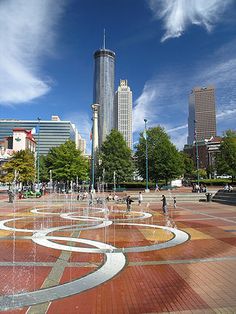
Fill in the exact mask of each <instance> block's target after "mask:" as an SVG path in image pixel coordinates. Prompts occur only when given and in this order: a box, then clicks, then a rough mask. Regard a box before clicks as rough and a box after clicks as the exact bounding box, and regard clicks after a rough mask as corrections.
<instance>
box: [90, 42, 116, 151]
mask: <svg viewBox="0 0 236 314" xmlns="http://www.w3.org/2000/svg"><path fill="white" fill-rule="evenodd" d="M94 60H95V68H94V94H93V101H94V103H96V104H99V105H100V107H99V112H98V138H99V147H100V146H101V144H102V143H103V142H104V140H105V139H106V136H107V135H108V134H109V133H110V132H111V130H112V129H113V128H115V117H114V116H115V110H114V81H115V53H114V52H113V51H111V50H108V49H105V45H104V48H103V49H99V50H97V51H96V52H95V53H94Z"/></svg>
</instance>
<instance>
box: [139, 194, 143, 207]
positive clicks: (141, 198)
mask: <svg viewBox="0 0 236 314" xmlns="http://www.w3.org/2000/svg"><path fill="white" fill-rule="evenodd" d="M142 201H143V194H142V192H139V195H138V205H139V206H140V205H141V203H142Z"/></svg>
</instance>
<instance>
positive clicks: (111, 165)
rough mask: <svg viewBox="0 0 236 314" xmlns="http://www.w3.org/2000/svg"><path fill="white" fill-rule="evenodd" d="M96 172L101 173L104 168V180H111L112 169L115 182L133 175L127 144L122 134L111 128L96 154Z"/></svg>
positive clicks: (130, 155)
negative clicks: (97, 154)
mask: <svg viewBox="0 0 236 314" xmlns="http://www.w3.org/2000/svg"><path fill="white" fill-rule="evenodd" d="M98 160H99V164H100V165H98V174H97V176H101V175H102V171H103V169H105V180H106V181H107V182H113V175H114V171H115V173H116V182H118V183H119V182H127V181H130V180H131V179H132V176H133V171H134V167H133V161H132V151H131V149H130V148H129V147H128V146H127V144H126V142H125V140H124V137H123V135H122V134H121V133H120V132H119V131H117V130H115V129H113V130H112V131H111V133H110V134H109V135H108V136H107V137H106V140H105V141H104V142H103V144H102V146H101V149H100V154H99V156H98Z"/></svg>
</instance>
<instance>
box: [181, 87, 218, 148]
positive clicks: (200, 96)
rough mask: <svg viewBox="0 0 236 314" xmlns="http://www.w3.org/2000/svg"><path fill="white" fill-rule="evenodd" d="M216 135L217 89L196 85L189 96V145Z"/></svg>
mask: <svg viewBox="0 0 236 314" xmlns="http://www.w3.org/2000/svg"><path fill="white" fill-rule="evenodd" d="M212 136H214V137H215V136H216V110H215V89H214V87H213V86H208V87H195V88H194V89H193V90H192V91H191V94H190V96H189V116H188V140H187V142H188V145H192V144H193V142H194V141H195V140H196V141H197V142H199V141H204V140H205V139H210V138H211V137H212Z"/></svg>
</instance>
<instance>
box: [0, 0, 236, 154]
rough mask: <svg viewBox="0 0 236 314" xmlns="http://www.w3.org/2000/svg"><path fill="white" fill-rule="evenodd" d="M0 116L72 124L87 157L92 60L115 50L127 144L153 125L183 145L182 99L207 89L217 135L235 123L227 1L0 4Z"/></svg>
mask: <svg viewBox="0 0 236 314" xmlns="http://www.w3.org/2000/svg"><path fill="white" fill-rule="evenodd" d="M0 25H1V28H0V42H1V45H0V118H2V119H25V120H29V119H30V120H31V119H37V118H38V117H40V118H41V119H43V120H50V119H51V116H52V115H58V116H60V118H61V119H63V120H70V121H72V122H73V123H75V125H76V126H77V128H78V130H79V132H80V134H81V135H82V137H84V138H85V139H86V140H87V144H88V145H87V146H88V151H89V150H90V140H89V134H90V130H91V117H92V111H91V104H92V102H93V71H94V59H93V53H94V52H95V51H96V50H97V49H99V48H101V47H102V44H103V30H104V28H105V29H106V48H108V49H111V50H113V51H114V52H115V53H116V70H115V71H116V72H115V87H116V89H117V87H118V84H119V80H120V79H127V80H128V84H129V86H130V87H131V89H132V92H133V131H134V134H133V136H134V142H137V141H138V138H139V134H140V132H142V131H143V129H144V121H143V120H144V118H145V119H147V120H148V122H147V126H148V127H153V126H156V125H161V126H162V127H164V128H165V130H166V131H167V132H168V134H169V135H170V137H171V140H172V141H173V142H174V144H175V145H176V146H177V148H178V149H182V148H183V146H184V144H186V142H187V119H188V96H189V94H190V92H191V89H192V88H193V87H196V86H208V85H213V86H215V89H216V111H217V133H218V135H222V133H223V131H225V130H227V129H230V128H231V129H234V130H235V125H236V123H235V122H236V0H224V1H222V0H119V1H112V0H99V1H96V0H30V1H29V0H1V1H0Z"/></svg>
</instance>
